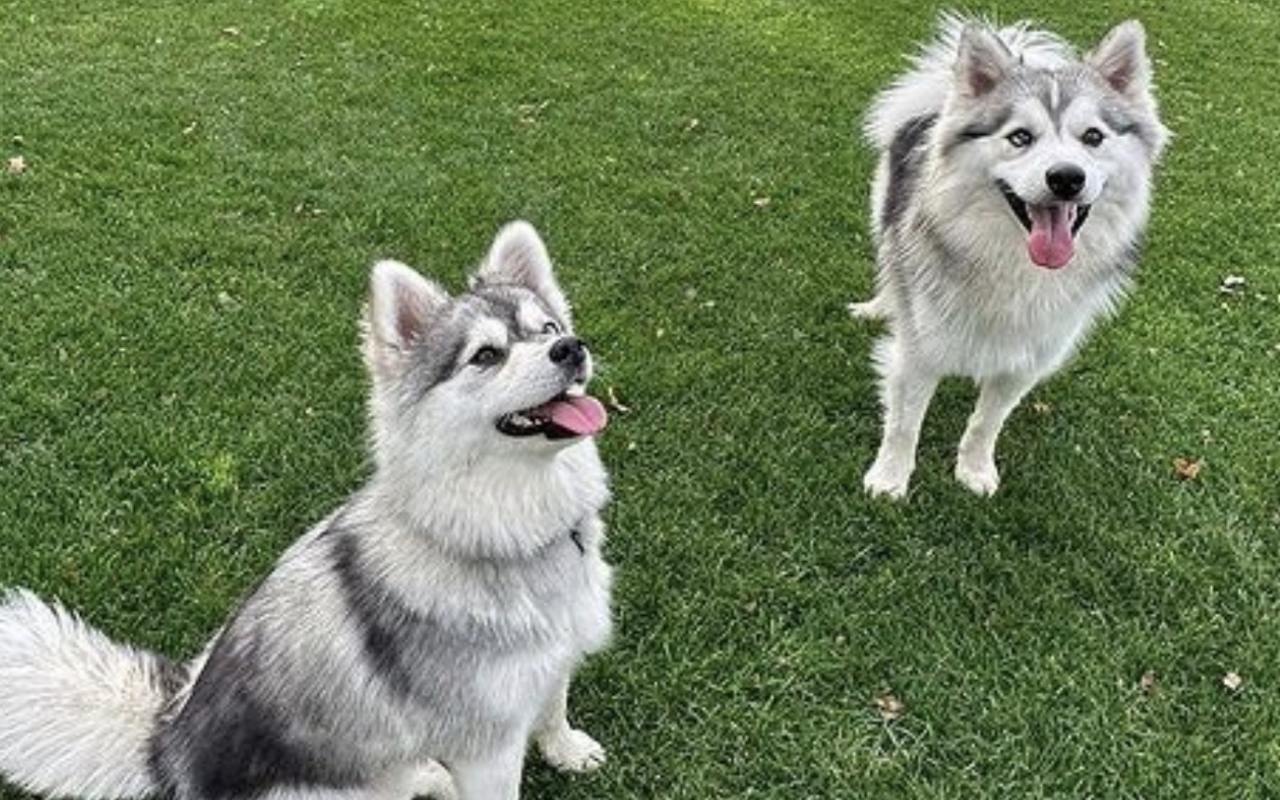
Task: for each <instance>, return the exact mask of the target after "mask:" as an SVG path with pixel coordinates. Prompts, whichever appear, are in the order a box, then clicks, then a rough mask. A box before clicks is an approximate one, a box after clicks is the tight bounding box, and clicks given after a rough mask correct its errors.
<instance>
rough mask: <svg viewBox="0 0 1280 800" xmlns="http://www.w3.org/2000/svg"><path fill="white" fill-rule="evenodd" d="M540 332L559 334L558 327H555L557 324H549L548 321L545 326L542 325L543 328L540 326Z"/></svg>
mask: <svg viewBox="0 0 1280 800" xmlns="http://www.w3.org/2000/svg"><path fill="white" fill-rule="evenodd" d="M542 332H543V333H552V334H555V333H559V332H560V326H559V325H557V324H555V323H554V322H550V321H548V322H547V324H545V325H543V326H542Z"/></svg>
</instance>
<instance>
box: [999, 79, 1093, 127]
mask: <svg viewBox="0 0 1280 800" xmlns="http://www.w3.org/2000/svg"><path fill="white" fill-rule="evenodd" d="M1091 89H1092V83H1091V80H1090V76H1089V73H1088V70H1087V68H1086V67H1084V65H1082V64H1068V65H1066V66H1063V67H1058V68H1055V69H1025V70H1023V71H1022V73H1021V75H1019V79H1018V80H1017V81H1016V82H1015V92H1016V102H1017V103H1018V104H1020V105H1025V104H1035V105H1036V106H1038V108H1039V110H1041V111H1043V112H1044V113H1045V114H1046V115H1047V116H1048V118H1049V120H1050V121H1051V122H1052V124H1053V126H1054V127H1055V128H1057V127H1060V126H1061V124H1062V120H1063V119H1064V118H1065V117H1066V115H1067V113H1068V111H1070V110H1073V109H1074V108H1075V107H1076V106H1078V105H1079V104H1080V103H1081V102H1082V101H1084V102H1088V101H1089V100H1090V98H1091V97H1092V96H1093V92H1092V91H1091Z"/></svg>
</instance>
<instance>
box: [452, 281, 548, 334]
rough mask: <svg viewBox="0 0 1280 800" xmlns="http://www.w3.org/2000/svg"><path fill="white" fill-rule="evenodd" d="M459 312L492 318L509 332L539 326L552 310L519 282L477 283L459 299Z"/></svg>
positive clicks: (516, 332)
mask: <svg viewBox="0 0 1280 800" xmlns="http://www.w3.org/2000/svg"><path fill="white" fill-rule="evenodd" d="M460 305H461V307H462V309H463V313H465V314H467V315H469V316H470V317H471V318H472V319H473V320H475V319H481V318H484V319H492V320H496V321H498V322H500V323H501V324H502V325H504V326H505V327H506V329H507V331H508V333H509V335H510V336H512V337H513V338H514V337H518V336H520V335H522V334H524V333H526V332H529V331H538V330H541V328H542V325H543V323H544V322H546V320H548V319H553V320H555V319H557V317H556V315H555V312H554V311H553V310H552V309H551V307H550V306H548V305H547V304H546V303H545V302H544V301H543V300H542V298H540V297H539V296H538V295H537V294H535V293H534V292H531V291H529V290H528V289H525V288H523V287H521V286H510V285H496V286H495V285H488V286H481V287H478V288H476V289H474V290H472V291H471V292H469V293H467V294H466V295H464V296H463V297H462V299H461V300H460ZM557 321H559V322H561V323H563V320H557Z"/></svg>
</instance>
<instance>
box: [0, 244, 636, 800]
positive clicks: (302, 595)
mask: <svg viewBox="0 0 1280 800" xmlns="http://www.w3.org/2000/svg"><path fill="white" fill-rule="evenodd" d="M364 347H365V355H366V361H367V364H368V368H369V372H370V373H371V376H372V396H371V401H370V415H371V418H372V427H373V452H374V456H375V469H374V472H373V476H372V478H371V479H370V480H369V481H368V483H367V484H366V485H365V486H364V487H363V488H362V489H360V490H359V491H358V492H356V493H355V494H354V495H353V496H352V497H351V498H350V500H348V501H347V502H346V504H345V505H343V506H342V507H340V508H339V509H338V510H336V511H335V512H333V513H332V514H331V515H330V516H329V517H328V518H327V519H325V520H324V521H323V522H321V523H320V524H319V525H317V526H316V527H314V528H313V529H312V530H311V531H310V532H308V533H307V534H306V535H304V536H303V537H302V538H301V539H299V540H298V541H297V542H296V543H294V544H293V545H292V546H291V547H290V548H289V549H288V550H287V551H286V552H285V553H284V555H283V556H282V557H281V559H280V560H279V562H278V563H277V564H276V566H275V568H274V570H273V571H272V572H271V573H270V574H269V575H268V576H267V577H266V579H265V580H263V581H262V583H261V584H260V585H259V586H258V587H257V588H256V589H254V590H253V591H252V592H251V593H250V594H249V595H248V597H247V599H246V600H244V602H243V604H242V605H241V606H240V607H239V609H238V610H237V611H236V612H235V613H234V614H233V615H232V616H231V618H230V620H229V621H228V622H227V623H226V624H225V626H224V627H223V628H222V630H221V631H220V632H219V633H218V634H217V635H216V636H215V637H214V638H213V641H212V642H211V643H210V644H209V645H208V647H207V648H206V649H205V651H204V652H203V653H202V654H201V655H200V656H199V657H198V658H196V659H194V660H193V661H192V662H190V663H189V664H186V665H179V664H176V663H173V662H170V661H168V660H167V659H165V658H163V657H161V656H158V655H154V654H151V653H146V652H140V651H136V650H134V649H131V648H129V647H126V646H123V645H119V644H115V643H113V642H111V641H110V640H108V639H107V638H106V637H105V636H104V635H102V634H101V633H99V632H98V631H96V630H94V629H92V628H90V627H88V626H87V625H85V624H84V623H82V622H81V621H80V620H79V619H78V618H76V617H74V616H73V615H71V614H69V613H68V612H66V611H65V610H63V609H62V608H61V607H59V606H56V605H47V604H45V603H43V602H42V601H40V600H39V599H37V598H36V597H35V596H34V595H32V594H31V593H29V592H26V591H13V592H10V593H9V594H8V595H7V597H6V598H5V599H4V601H3V605H0V771H3V773H4V774H5V775H6V776H7V777H8V778H9V779H10V780H11V781H13V782H14V783H16V784H18V785H20V786H22V787H24V788H25V789H28V790H30V791H34V792H39V793H44V794H49V795H58V796H78V797H85V798H126V797H128V798H132V797H143V796H147V795H152V794H158V795H160V796H164V797H171V798H175V800H197V799H198V800H238V799H243V798H270V799H271V800H294V799H295V798H296V799H297V800H307V799H311V798H324V799H325V800H345V799H346V798H351V800H355V798H362V799H364V798H388V799H390V798H395V799H396V800H409V798H410V797H413V796H414V795H431V796H433V797H453V796H457V797H460V798H462V800H512V799H513V798H516V797H518V795H519V784H520V778H521V770H522V764H523V761H524V757H525V750H526V748H527V746H528V743H529V741H530V739H532V740H533V741H534V742H536V744H537V746H538V748H539V749H540V750H541V753H542V756H543V757H544V758H545V759H546V760H547V761H548V762H550V763H551V764H552V765H554V766H556V767H559V768H561V769H565V770H572V771H581V770H589V769H593V768H595V767H596V766H598V765H600V764H601V763H602V762H603V760H604V751H603V750H602V749H601V747H600V745H599V744H597V743H596V742H595V741H594V740H593V739H592V738H591V737H589V736H588V735H587V734H585V733H583V732H581V731H579V730H575V729H573V728H571V727H570V726H569V723H568V721H567V719H566V716H565V713H566V712H565V706H566V697H567V693H568V687H569V679H570V676H571V674H572V672H573V671H574V669H575V667H576V666H577V665H578V664H579V662H580V661H581V660H582V658H583V657H584V655H586V654H588V653H591V652H593V651H596V650H598V649H599V648H601V647H602V646H603V645H604V644H605V643H606V640H607V639H608V637H609V635H610V627H611V620H610V610H609V596H610V584H611V570H610V568H609V567H608V566H607V565H606V564H605V562H604V561H603V560H602V558H601V545H602V541H603V536H604V532H603V528H602V525H601V521H600V517H599V513H600V510H601V508H602V507H603V505H604V504H605V502H606V500H607V499H608V488H607V483H606V476H605V471H604V468H603V467H602V465H601V462H600V459H599V457H598V456H597V453H596V447H595V444H594V441H593V439H592V436H593V435H594V434H596V433H598V432H599V431H600V430H601V429H602V428H603V427H604V426H605V423H606V414H605V411H604V408H603V406H601V404H600V403H599V402H598V401H597V400H595V399H593V398H591V397H590V396H588V395H586V394H585V392H584V390H585V386H586V384H587V382H588V380H589V379H590V378H591V374H592V361H591V356H590V354H589V353H588V351H587V349H586V347H585V346H584V345H583V343H582V342H581V341H580V340H579V339H577V338H575V336H574V335H573V330H572V321H571V319H570V313H569V304H568V303H567V302H566V300H565V296H564V294H563V293H562V292H561V290H560V288H559V286H558V285H557V283H556V280H555V278H554V277H553V275H552V270H551V262H550V260H549V258H548V255H547V251H546V249H545V247H544V245H543V243H542V241H541V239H540V238H539V237H538V234H537V233H536V232H535V231H534V229H533V228H532V227H530V226H529V225H528V224H525V223H514V224H512V225H509V226H507V227H506V228H504V229H503V230H502V231H501V232H500V233H499V235H498V237H497V239H496V241H495V242H494V244H493V246H492V249H491V250H490V252H489V254H488V257H487V258H486V259H485V261H484V262H483V263H482V265H481V266H480V268H479V269H478V271H477V273H476V274H475V276H474V277H473V279H472V284H471V288H470V290H469V291H467V292H466V293H464V294H461V295H460V296H457V297H454V298H451V297H450V296H449V295H447V294H446V293H445V291H444V290H443V289H442V288H440V286H438V285H437V284H435V283H433V282H431V281H429V280H427V279H426V278H423V277H422V276H420V275H419V274H418V273H416V272H414V271H413V270H411V269H409V268H408V267H406V266H404V265H403V264H399V263H396V262H391V261H384V262H380V263H378V264H377V265H375V266H374V268H373V273H372V287H371V296H370V302H369V306H368V312H367V319H366V329H365V338H364Z"/></svg>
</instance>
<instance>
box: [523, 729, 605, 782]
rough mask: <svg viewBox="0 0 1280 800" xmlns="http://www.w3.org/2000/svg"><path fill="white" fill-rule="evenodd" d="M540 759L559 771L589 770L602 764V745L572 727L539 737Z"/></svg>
mask: <svg viewBox="0 0 1280 800" xmlns="http://www.w3.org/2000/svg"><path fill="white" fill-rule="evenodd" d="M538 747H539V749H540V750H541V751H542V759H543V760H544V761H546V762H547V763H548V764H550V765H551V766H553V767H555V768H556V769H558V770H560V771H561V772H591V771H592V770H595V769H599V768H600V766H601V765H603V764H604V747H603V746H601V744H600V743H599V742H597V741H596V740H595V739H592V738H591V737H590V736H589V735H587V734H586V733H585V732H584V731H580V730H576V729H573V728H569V729H566V730H565V731H563V732H561V733H557V734H555V735H553V736H548V737H546V738H543V739H540V740H539V741H538Z"/></svg>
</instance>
